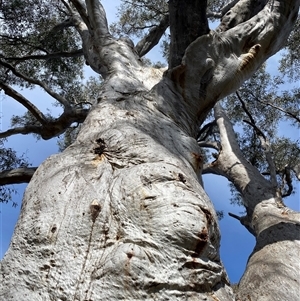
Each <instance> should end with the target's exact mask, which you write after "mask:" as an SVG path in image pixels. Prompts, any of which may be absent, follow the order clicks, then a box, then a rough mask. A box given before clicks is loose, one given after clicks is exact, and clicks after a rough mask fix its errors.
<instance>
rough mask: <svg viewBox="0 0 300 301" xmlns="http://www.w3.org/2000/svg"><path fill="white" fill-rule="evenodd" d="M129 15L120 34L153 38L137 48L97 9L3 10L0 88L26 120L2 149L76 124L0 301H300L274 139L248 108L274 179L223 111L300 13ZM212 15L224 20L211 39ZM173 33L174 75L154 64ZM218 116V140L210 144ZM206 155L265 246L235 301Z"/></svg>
mask: <svg viewBox="0 0 300 301" xmlns="http://www.w3.org/2000/svg"><path fill="white" fill-rule="evenodd" d="M124 3H125V4H126V5H128V1H124ZM129 4H130V2H129ZM131 4H134V6H132V7H133V8H139V9H140V10H138V11H137V13H140V15H138V16H139V18H141V20H145V22H144V23H143V22H142V23H141V24H137V25H138V26H136V27H134V26H133V27H132V29H131V28H130V26H129V27H128V26H127V27H126V26H125V23H126V22H127V21H126V22H125V23H124V24H123V25H124V26H123V29H124V28H125V29H126V30H127V34H129V35H130V34H131V33H132V32H131V31H132V30H133V31H134V30H138V27H140V28H142V27H144V29H145V28H146V29H147V30H148V31H147V33H146V34H145V33H141V34H140V38H141V39H140V41H138V42H137V43H133V42H132V40H130V39H129V38H128V37H115V36H114V35H113V34H112V32H115V33H117V32H118V30H119V32H121V31H120V28H121V27H120V26H119V25H120V24H119V25H118V24H114V25H113V27H112V28H111V30H110V28H109V27H108V24H107V20H106V15H105V10H104V8H103V6H102V4H101V3H100V2H99V1H97V0H86V1H79V0H70V1H65V0H61V1H58V0H56V1H51V2H46V1H43V0H35V1H2V2H1V13H2V15H1V18H2V19H3V23H2V26H3V31H2V34H1V37H2V40H1V44H2V45H1V46H2V50H1V51H2V52H1V59H0V66H1V82H0V85H1V89H2V90H3V91H4V92H5V93H6V94H7V95H8V96H10V97H12V98H14V99H15V100H16V101H18V102H20V103H21V104H22V105H24V106H25V107H26V108H27V109H28V113H27V115H26V116H23V117H22V118H20V119H18V118H15V121H16V122H15V125H18V126H15V127H13V128H12V129H9V130H7V131H5V132H3V133H1V134H0V137H1V138H6V137H8V136H10V135H13V134H29V133H33V134H36V135H39V136H41V137H42V138H43V139H50V138H52V137H55V136H57V135H59V134H61V133H63V132H65V131H66V129H68V128H69V127H70V126H72V125H73V124H74V123H82V122H83V123H82V125H81V128H80V130H79V133H78V135H77V137H76V139H75V141H74V142H73V143H72V144H71V145H70V146H69V147H68V148H66V149H65V150H64V151H63V152H62V153H60V154H56V155H53V156H51V157H50V158H48V159H47V160H46V161H45V162H44V163H42V164H41V165H40V166H39V167H38V169H37V170H36V171H35V172H34V174H33V176H32V178H31V181H30V183H29V185H28V187H27V189H26V192H25V195H24V198H23V202H22V208H21V215H20V218H19V220H18V223H17V225H16V228H15V232H14V236H13V238H12V241H11V244H10V248H9V250H8V252H7V253H6V255H5V257H4V259H3V260H2V262H1V276H0V277H1V281H0V283H1V284H0V287H1V290H0V296H1V298H3V299H5V300H17V299H21V300H69V299H70V300H71V299H72V300H154V299H155V300H168V299H177V300H196V299H202V300H222V301H223V300H295V299H296V298H297V297H298V284H299V283H298V281H299V280H298V277H297V274H298V270H297V260H298V256H297V253H298V249H299V214H298V213H296V212H294V211H292V210H289V209H288V208H286V207H285V205H284V204H283V201H282V189H280V187H279V186H280V185H279V182H278V172H277V170H276V166H275V164H274V158H273V157H272V152H271V150H270V147H269V143H268V139H267V136H266V135H265V134H264V133H263V132H262V131H261V130H260V128H259V126H258V121H257V119H256V116H252V114H251V110H250V109H249V108H248V106H247V103H245V101H244V99H243V97H241V94H237V95H238V98H239V100H240V103H241V105H242V108H243V111H244V112H245V114H246V117H247V118H246V120H247V123H248V124H249V125H250V126H251V127H252V128H253V129H254V130H255V133H256V138H259V139H260V141H261V146H262V147H263V148H264V151H265V155H266V159H267V161H266V162H267V164H265V166H266V168H267V170H266V173H267V175H266V177H264V176H263V175H262V174H261V172H260V170H259V169H258V168H257V166H255V163H256V162H257V160H258V159H257V158H256V161H253V162H251V161H249V160H248V158H247V152H245V151H244V152H243V151H242V150H241V148H240V145H239V144H238V142H237V140H236V136H235V133H234V131H233V128H232V125H231V123H230V120H229V118H228V117H227V115H226V114H225V112H224V110H223V109H222V107H221V105H220V103H218V101H220V100H221V99H224V98H225V97H226V96H228V95H229V94H231V93H233V92H235V91H236V90H237V89H238V88H239V87H240V86H241V85H242V84H243V82H244V81H245V80H247V79H248V78H250V76H251V75H252V74H253V73H254V72H255V71H256V70H257V69H258V68H259V67H260V66H261V65H262V64H263V63H264V62H265V60H266V59H267V58H269V57H270V56H271V55H273V54H274V53H276V52H277V51H279V50H280V49H281V48H282V47H283V46H284V43H285V42H286V39H287V36H288V34H289V32H290V31H291V30H292V28H293V25H294V23H295V22H296V19H297V15H298V9H299V0H290V1H286V0H285V1H283V0H281V1H280V0H270V1H266V0H265V1H257V0H240V1H237V0H235V1H232V2H229V3H227V2H226V1H221V2H218V1H209V5H210V10H209V11H207V1H197V0H188V1H184V2H183V1H179V0H170V1H169V2H168V3H167V2H165V1H146V0H143V1H137V0H135V1H132V2H131ZM141 8H142V9H141ZM124 11H125V10H123V12H124ZM143 13H144V14H143ZM128 14H130V11H128ZM149 16H150V17H149ZM208 16H211V17H213V18H221V22H220V25H219V26H218V27H217V29H216V30H214V31H212V30H210V29H209V24H208V19H207V18H208ZM167 28H169V33H170V43H169V46H168V49H166V53H167V56H168V67H167V68H166V70H162V69H161V68H160V69H158V68H153V67H149V66H147V65H145V64H144V62H143V59H142V58H143V56H144V55H146V54H147V53H148V52H149V51H150V50H151V49H152V48H153V47H154V46H155V45H156V44H157V43H158V41H159V40H160V39H161V38H162V36H163V35H164V33H165V32H166V30H167ZM121 29H122V28H121ZM135 33H137V32H135ZM84 64H86V65H87V66H89V67H90V68H92V69H93V70H94V71H95V72H96V73H98V74H100V75H101V78H102V82H101V86H100V88H99V90H98V93H97V94H98V95H97V99H95V97H91V98H89V96H87V95H89V94H88V93H86V92H87V91H86V89H85V88H84V86H83V85H82V84H80V80H81V75H82V73H81V70H82V67H83V65H84ZM15 85H20V86H22V87H26V88H27V87H28V88H30V87H32V86H34V85H38V86H40V87H41V88H42V89H44V90H45V91H46V92H47V93H48V94H49V95H51V96H52V97H53V98H54V99H55V100H56V101H57V102H58V103H59V104H60V106H61V107H62V109H63V112H62V114H61V116H59V117H58V118H53V117H52V116H47V115H45V114H43V113H42V112H41V111H40V110H39V109H38V108H37V107H36V106H35V105H33V103H32V102H30V100H28V99H26V98H25V97H24V96H23V95H21V94H20V93H19V92H18V91H17V90H16V89H15V88H14V86H15ZM254 97H255V95H254ZM262 101H263V100H262ZM228 103H229V100H228ZM268 103H270V106H271V105H273V103H272V102H271V100H270V101H268ZM213 108H214V120H215V121H214V122H215V124H216V125H217V128H218V130H217V131H216V135H217V138H216V139H215V141H212V142H211V141H209V140H208V138H209V137H210V136H211V135H205V139H204V138H203V133H204V132H205V131H204V128H205V129H208V128H209V126H206V124H205V121H206V120H207V118H208V117H209V116H210V114H211V112H212V110H213ZM294 115H295V114H294ZM295 116H296V115H295ZM199 128H201V130H200V135H199ZM197 138H198V139H197ZM204 143H207V144H209V145H210V146H211V145H214V148H215V149H216V150H217V151H218V153H217V154H216V156H215V157H216V158H215V161H214V162H212V163H210V166H209V168H210V169H211V170H213V172H215V173H218V174H221V175H223V176H225V177H227V178H228V179H230V181H232V183H233V184H234V185H235V187H236V188H237V189H238V191H239V192H240V194H241V196H242V199H243V205H244V206H245V209H246V216H244V217H237V218H238V219H239V220H240V221H241V223H242V224H243V225H244V226H245V227H246V228H247V229H248V230H249V231H250V232H251V233H252V234H253V235H254V236H255V237H256V240H257V244H256V247H255V249H254V251H253V253H252V255H251V256H250V258H249V261H248V264H247V269H246V271H245V273H244V275H243V277H242V279H241V282H240V284H239V287H238V290H237V293H236V294H237V295H236V296H235V295H234V293H233V290H232V288H231V287H230V283H229V281H228V277H227V275H226V271H225V269H224V266H223V264H222V261H221V259H220V254H219V247H220V231H219V226H218V222H217V215H216V212H215V210H214V208H213V205H212V203H211V201H210V200H209V198H208V197H207V195H206V193H205V190H204V188H203V185H202V180H201V174H202V170H203V155H202V153H201V148H200V146H204V145H203V144H204ZM296 161H297V160H296ZM24 168H25V167H24ZM291 168H292V166H291ZM20 172H21V171H20ZM287 254H288V256H287Z"/></svg>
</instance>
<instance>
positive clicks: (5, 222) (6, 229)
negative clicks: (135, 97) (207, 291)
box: [0, 0, 300, 283]
mask: <svg viewBox="0 0 300 301" xmlns="http://www.w3.org/2000/svg"><path fill="white" fill-rule="evenodd" d="M118 2H119V1H111V0H103V1H102V4H103V5H104V7H105V9H106V12H107V17H108V21H109V23H110V22H111V21H112V20H114V18H115V13H116V10H115V6H116V5H117V4H118ZM112 3H113V4H112ZM278 57H279V56H274V57H272V58H271V59H270V60H269V66H270V67H269V68H270V69H272V70H273V71H274V70H275V69H276V67H275V66H276V65H277V62H278ZM149 58H150V59H152V60H154V61H158V60H162V59H161V54H160V50H159V49H155V50H154V51H153V52H152V53H151V55H149ZM88 73H89V74H88V76H90V74H92V72H91V73H90V72H88ZM22 93H23V94H24V95H25V96H26V97H27V98H28V99H30V100H31V101H33V102H34V104H36V105H37V106H38V107H39V108H40V109H41V110H42V111H43V112H45V113H46V112H47V108H49V109H50V110H51V112H52V113H53V114H54V115H56V114H57V113H58V112H59V108H57V107H52V106H51V104H52V103H53V101H52V100H51V98H49V97H48V96H47V94H46V93H44V92H43V91H41V90H40V89H34V90H23V91H22ZM0 101H1V102H2V112H0V113H1V116H2V120H1V126H2V130H6V129H7V128H9V126H10V117H11V115H12V114H14V115H18V114H22V113H24V112H25V110H24V108H23V107H22V106H21V105H20V104H18V103H17V102H15V101H13V100H12V99H10V98H8V97H2V96H1V100H0ZM287 133H288V135H289V136H292V137H297V138H299V131H298V130H297V129H295V128H290V127H288V126H287V125H284V126H283V127H282V128H281V129H280V133H279V134H281V135H286V134H287ZM8 146H10V147H13V148H15V149H17V151H18V152H19V153H20V154H22V153H25V154H26V155H27V156H28V158H29V159H30V161H31V163H32V165H33V166H37V165H39V164H40V163H41V162H43V161H44V160H45V159H46V158H47V157H48V156H50V155H51V154H54V153H57V152H58V147H57V143H56V140H55V139H53V140H50V141H41V140H37V139H36V138H35V137H32V136H22V135H17V136H14V137H11V138H9V142H8ZM204 186H205V189H206V191H207V193H208V195H209V196H210V198H211V199H212V201H213V203H214V204H215V206H216V209H217V210H224V218H223V219H222V220H221V222H220V226H221V232H222V240H221V258H222V261H223V262H224V265H225V267H226V269H227V272H228V274H229V277H230V280H231V281H232V282H233V283H235V282H237V281H238V280H239V279H240V277H241V275H242V273H243V271H244V269H245V266H246V263H247V259H248V256H249V255H250V253H251V252H252V250H253V247H254V244H255V240H254V237H253V236H252V235H251V234H249V232H248V231H247V230H246V229H245V228H244V227H243V226H242V225H240V223H239V222H238V221H237V220H235V219H233V218H231V217H229V216H228V215H227V213H228V212H232V213H235V214H237V215H241V212H242V211H243V208H241V207H236V206H235V207H233V206H232V205H230V202H229V200H230V192H229V186H228V182H227V180H226V179H224V178H221V177H218V176H205V178H204ZM25 187H26V185H25V184H22V185H15V188H17V189H18V194H17V195H16V196H15V197H14V201H16V202H17V203H18V204H19V206H18V207H17V208H12V207H11V205H10V204H0V211H1V213H0V258H2V257H3V255H4V253H5V252H6V250H7V248H8V245H9V241H10V239H11V236H12V233H13V229H14V226H15V223H16V221H17V218H18V215H19V212H20V207H21V200H22V195H23V192H24V189H25ZM299 188H300V185H299V182H298V184H297V188H296V194H295V195H293V196H291V197H289V198H288V200H287V204H288V205H289V206H290V207H291V208H293V209H296V210H299Z"/></svg>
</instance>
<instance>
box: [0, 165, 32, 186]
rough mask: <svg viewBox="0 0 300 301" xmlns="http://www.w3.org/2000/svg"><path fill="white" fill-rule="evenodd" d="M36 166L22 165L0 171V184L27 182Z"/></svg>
mask: <svg viewBox="0 0 300 301" xmlns="http://www.w3.org/2000/svg"><path fill="white" fill-rule="evenodd" d="M36 169H37V167H22V168H16V169H11V170H5V171H2V172H0V185H9V184H21V183H29V181H30V180H31V178H32V176H33V174H34V173H35V171H36Z"/></svg>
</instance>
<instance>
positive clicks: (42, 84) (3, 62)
mask: <svg viewBox="0 0 300 301" xmlns="http://www.w3.org/2000/svg"><path fill="white" fill-rule="evenodd" d="M0 64H1V65H2V66H4V67H6V68H8V69H9V70H11V71H12V73H13V74H14V75H16V76H18V77H20V78H22V79H24V80H25V81H27V82H28V83H31V84H34V85H38V86H40V87H41V88H43V89H44V90H45V91H46V92H47V93H48V94H49V95H51V96H52V97H53V98H55V99H56V100H57V101H58V102H60V103H61V104H62V105H63V106H64V107H65V108H70V104H69V102H68V101H67V100H66V99H65V98H64V97H62V96H60V95H59V94H57V93H56V92H54V91H52V90H51V89H50V88H49V87H48V85H46V84H45V83H44V82H42V81H40V80H37V79H33V78H31V77H28V76H27V75H25V74H23V73H21V72H19V71H18V70H17V69H16V68H15V67H14V66H12V65H11V64H9V63H7V62H5V61H3V60H0Z"/></svg>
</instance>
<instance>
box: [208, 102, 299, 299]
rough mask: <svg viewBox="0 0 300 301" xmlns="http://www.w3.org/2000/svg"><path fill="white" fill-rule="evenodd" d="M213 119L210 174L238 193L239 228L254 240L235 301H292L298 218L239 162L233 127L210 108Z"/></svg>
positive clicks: (295, 292) (273, 190) (251, 168)
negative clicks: (216, 149) (215, 150)
mask: <svg viewBox="0 0 300 301" xmlns="http://www.w3.org/2000/svg"><path fill="white" fill-rule="evenodd" d="M215 118H216V121H217V124H218V127H219V130H220V137H221V152H220V154H219V156H218V159H217V160H216V161H215V162H214V163H213V164H212V166H211V168H213V169H214V170H215V171H216V173H219V174H221V175H223V176H226V177H227V178H228V180H230V181H231V182H232V183H233V184H234V185H235V187H236V188H237V189H238V191H239V192H240V193H241V195H242V197H243V201H244V206H245V208H246V212H247V215H246V216H243V217H242V218H240V222H241V223H242V224H243V225H244V226H245V227H246V228H247V229H248V230H249V231H250V232H251V233H252V234H253V235H254V236H255V237H256V245H255V248H254V250H253V252H252V254H251V255H250V257H249V260H248V263H247V268H246V271H245V273H244V275H243V277H242V278H241V281H240V283H239V289H238V294H237V300H245V297H247V298H248V300H258V301H259V300H264V301H266V300H270V301H271V300H278V301H279V300H297V298H298V297H299V282H300V281H299V277H298V276H299V268H298V263H297V262H298V261H299V250H300V213H299V212H295V211H293V210H290V209H289V208H287V207H286V206H285V205H284V204H283V200H282V198H281V196H280V194H279V193H278V187H277V185H276V183H275V185H274V181H272V179H270V180H267V179H265V178H264V177H263V176H262V175H261V174H260V173H259V172H258V170H257V169H256V168H255V167H254V166H253V165H251V164H250V163H249V162H248V161H247V160H246V159H245V158H244V156H243V154H242V152H241V151H240V148H239V145H238V142H237V141H236V137H235V133H234V130H233V127H232V125H231V123H230V121H229V119H228V117H227V116H226V114H225V113H224V111H223V110H222V109H221V106H220V105H219V104H217V105H216V107H215ZM276 285H277V286H278V289H275V287H274V286H276ZM281 285H282V286H281Z"/></svg>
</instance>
